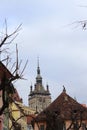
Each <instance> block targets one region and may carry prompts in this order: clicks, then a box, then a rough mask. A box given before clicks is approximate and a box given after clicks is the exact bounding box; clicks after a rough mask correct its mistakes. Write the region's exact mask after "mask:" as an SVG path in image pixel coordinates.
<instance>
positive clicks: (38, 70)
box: [37, 57, 40, 75]
mask: <svg viewBox="0 0 87 130" xmlns="http://www.w3.org/2000/svg"><path fill="white" fill-rule="evenodd" d="M38 74H40V67H39V57H38V59H37V75H38Z"/></svg>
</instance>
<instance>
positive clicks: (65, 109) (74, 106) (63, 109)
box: [37, 92, 87, 121]
mask: <svg viewBox="0 0 87 130" xmlns="http://www.w3.org/2000/svg"><path fill="white" fill-rule="evenodd" d="M48 112H50V113H51V114H52V113H55V114H57V116H60V117H61V118H62V119H64V120H70V119H71V117H72V115H73V114H77V115H78V119H79V118H80V117H81V115H82V118H83V119H87V108H85V107H84V106H82V105H81V104H80V103H78V102H77V101H76V100H74V99H73V98H72V97H70V96H69V95H68V94H67V93H66V92H62V93H61V94H60V95H59V96H58V97H57V98H56V99H55V100H54V101H53V102H52V103H51V104H50V105H49V106H48V107H47V108H46V109H45V110H44V111H43V112H41V113H40V114H39V115H38V116H37V120H39V121H41V120H46V116H47V114H46V113H48Z"/></svg>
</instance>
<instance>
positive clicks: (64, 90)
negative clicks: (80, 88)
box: [63, 85, 66, 93]
mask: <svg viewBox="0 0 87 130" xmlns="http://www.w3.org/2000/svg"><path fill="white" fill-rule="evenodd" d="M63 92H65V93H66V89H65V86H64V85H63Z"/></svg>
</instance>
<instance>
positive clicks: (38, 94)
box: [28, 61, 51, 113]
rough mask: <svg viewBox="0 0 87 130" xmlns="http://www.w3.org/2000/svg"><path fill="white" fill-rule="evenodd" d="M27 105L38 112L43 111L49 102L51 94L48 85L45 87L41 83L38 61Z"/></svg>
mask: <svg viewBox="0 0 87 130" xmlns="http://www.w3.org/2000/svg"><path fill="white" fill-rule="evenodd" d="M28 103H29V107H30V108H32V109H34V110H36V111H37V112H38V113H40V112H41V111H43V110H44V109H45V108H46V107H47V106H48V105H49V104H50V103H51V94H50V92H49V86H48V85H47V86H46V89H45V88H44V86H43V83H42V77H41V74H40V67H39V61H38V66H37V76H36V83H35V85H34V89H33V86H32V85H31V86H30V94H29V99H28Z"/></svg>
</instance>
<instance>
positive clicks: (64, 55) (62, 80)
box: [0, 0, 87, 104]
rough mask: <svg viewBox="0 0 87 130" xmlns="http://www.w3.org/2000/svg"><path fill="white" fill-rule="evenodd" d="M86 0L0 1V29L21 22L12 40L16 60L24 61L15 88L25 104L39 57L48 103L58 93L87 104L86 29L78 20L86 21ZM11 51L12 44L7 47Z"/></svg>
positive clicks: (33, 80) (9, 27)
mask: <svg viewBox="0 0 87 130" xmlns="http://www.w3.org/2000/svg"><path fill="white" fill-rule="evenodd" d="M86 6H87V0H84V1H82V0H1V1H0V28H1V30H2V28H3V27H4V20H5V19H7V24H8V30H9V31H11V30H14V29H15V28H16V27H17V26H18V25H19V24H20V23H22V30H21V31H20V32H19V36H18V37H17V38H16V39H15V40H14V43H17V44H18V48H19V59H22V60H23V64H24V63H25V62H26V60H27V59H28V61H29V62H28V65H27V68H26V70H25V72H24V77H25V78H27V80H25V81H24V80H22V81H18V82H17V83H16V85H15V87H16V88H17V90H18V92H19V94H20V96H21V97H22V98H23V101H24V104H27V100H28V94H29V90H30V85H31V83H32V85H34V83H35V78H36V74H37V71H36V70H37V57H38V56H39V62H40V69H41V76H42V77H43V85H44V87H45V86H46V84H47V83H48V84H49V89H50V92H51V96H52V100H54V99H55V98H57V96H58V95H59V94H60V93H61V92H62V89H63V87H62V86H63V85H64V86H65V88H66V91H67V93H68V94H69V95H70V96H72V97H73V98H74V97H75V98H76V99H77V101H79V102H80V103H86V104H87V30H83V29H82V25H81V23H79V22H78V21H83V20H87V7H86ZM11 47H12V48H13V45H11Z"/></svg>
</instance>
